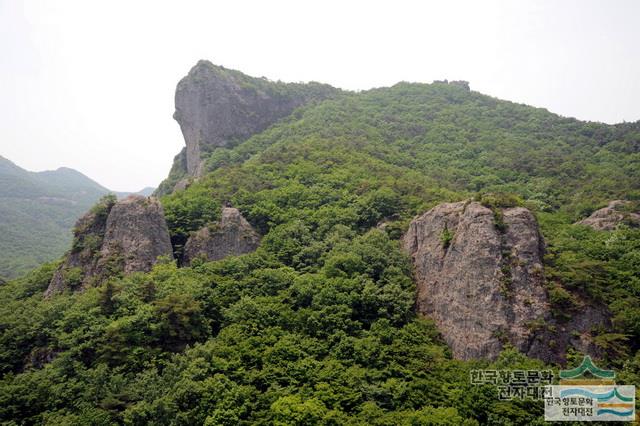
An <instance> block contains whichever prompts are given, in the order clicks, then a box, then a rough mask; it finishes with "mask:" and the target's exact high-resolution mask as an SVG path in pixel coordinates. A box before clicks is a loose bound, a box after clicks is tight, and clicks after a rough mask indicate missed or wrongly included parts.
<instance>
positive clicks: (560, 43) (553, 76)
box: [0, 0, 640, 190]
mask: <svg viewBox="0 0 640 426" xmlns="http://www.w3.org/2000/svg"><path fill="white" fill-rule="evenodd" d="M639 19H640V1H637V0H629V1H622V0H620V1H616V0H613V1H612V0H602V1H585V0H575V1H560V0H549V1H516V0H514V1H487V0H483V1H477V0H474V1H449V0H447V1H444V0H443V1H415V2H410V1H399V0H394V1H387V2H379V1H371V0H368V1H362V2H358V1H345V0H341V1H327V0H323V1H317V2H311V1H305V2H301V1H265V0H262V1H255V2H247V1H237V0H234V1H224V2H217V1H184V0H183V1H158V0H156V1H137V0H136V1H119V0H108V1H106V0H105V1H88V0H78V1H65V0H57V1H44V0H43V1H28V0H27V1H24V2H22V1H19V0H0V155H2V156H5V157H7V158H9V159H10V160H12V161H14V162H15V163H17V164H18V165H20V166H22V167H24V168H27V169H29V170H36V171H38V170H45V169H55V168H58V167H60V166H67V167H72V168H74V169H77V170H79V171H81V172H83V173H85V174H86V175H88V176H89V177H91V178H93V179H95V180H97V181H98V182H99V183H101V184H102V185H104V186H106V187H108V188H110V189H113V190H138V189H140V188H142V187H144V186H157V185H158V183H159V182H160V181H161V180H162V179H163V178H164V177H166V175H167V173H168V172H169V168H170V166H171V162H172V159H173V156H174V155H175V154H177V153H178V151H179V150H180V148H181V147H182V146H183V145H184V142H183V139H182V135H181V134H180V129H179V127H178V125H177V123H176V122H175V121H174V120H173V119H172V118H171V116H172V114H173V93H174V89H175V86H176V83H177V82H178V80H179V79H180V78H181V77H182V76H184V75H185V74H186V73H187V72H188V71H189V69H190V68H191V66H193V65H194V64H195V63H196V61H197V60H198V59H200V58H204V59H209V60H211V61H212V62H213V63H215V64H220V65H223V66H225V67H228V68H234V69H239V70H241V71H243V72H245V73H247V74H249V75H253V76H257V77H261V76H266V77H268V78H270V79H273V80H278V79H279V80H283V81H309V80H315V81H321V82H325V83H329V84H332V85H334V86H338V87H341V88H345V89H352V90H362V89H369V88H371V87H378V86H389V85H392V84H394V83H396V82H398V81H401V80H404V81H416V82H427V83H428V82H431V81H433V80H434V79H444V78H447V79H463V80H468V81H469V82H470V83H471V88H472V89H473V90H477V91H480V92H483V93H486V94H489V95H492V96H496V97H499V98H503V99H508V100H512V101H516V102H522V103H526V104H530V105H535V106H539V107H544V108H547V109H549V110H550V111H553V112H555V113H558V114H561V115H565V116H572V117H577V118H579V119H583V120H593V121H602V122H607V123H616V122H621V121H623V120H624V121H636V120H638V119H640V24H639V22H638V20H639Z"/></svg>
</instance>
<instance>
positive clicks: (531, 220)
mask: <svg viewBox="0 0 640 426" xmlns="http://www.w3.org/2000/svg"><path fill="white" fill-rule="evenodd" d="M403 246H404V249H405V250H406V251H407V252H408V253H410V254H411V257H412V259H413V263H414V267H415V279H416V282H417V297H416V308H417V310H418V312H419V313H421V314H424V315H427V316H429V317H432V318H433V319H434V321H435V322H436V324H437V326H438V328H439V329H440V331H441V333H442V335H443V337H444V339H445V340H446V341H447V343H448V344H449V346H450V347H451V350H452V352H453V355H454V356H455V357H456V358H459V359H473V358H489V359H493V358H495V357H496V356H497V355H498V354H499V352H500V351H501V350H502V348H503V346H504V344H506V343H510V344H511V345H513V346H515V347H516V348H517V349H519V350H520V351H522V352H524V353H526V354H527V355H530V356H534V357H537V358H540V359H543V360H545V361H558V360H561V359H562V357H563V354H564V351H565V350H566V347H567V346H568V345H570V344H573V345H574V346H576V347H578V348H580V349H583V350H585V351H587V352H588V351H590V350H591V349H592V347H591V346H590V345H589V341H590V329H591V328H592V327H593V326H594V325H595V324H601V323H602V321H603V316H602V315H600V313H599V312H598V311H596V310H593V309H590V308H585V309H583V311H582V312H581V313H579V314H577V315H576V316H575V317H574V319H573V320H572V322H571V323H570V324H565V325H563V326H562V327H560V329H559V328H558V327H557V326H556V324H555V321H554V320H553V318H552V315H551V310H550V306H549V302H548V298H547V293H546V289H545V283H544V275H543V265H542V256H543V251H544V241H543V239H542V236H541V235H540V232H539V230H538V226H537V223H536V220H535V217H534V216H533V215H532V214H531V212H530V211H528V210H527V209H525V208H521V207H515V208H506V209H490V208H488V207H485V206H483V205H481V204H480V203H478V202H469V201H467V202H458V203H449V204H441V205H439V206H437V207H434V208H433V209H431V210H429V211H428V212H426V213H425V214H423V215H422V216H420V217H418V218H416V219H415V220H414V221H413V222H412V223H411V225H410V227H409V230H408V231H407V233H406V234H405V235H404V237H403ZM564 330H570V331H573V332H574V335H572V336H569V334H568V331H567V332H564Z"/></svg>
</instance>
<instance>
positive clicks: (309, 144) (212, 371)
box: [0, 82, 640, 425]
mask: <svg viewBox="0 0 640 426" xmlns="http://www.w3.org/2000/svg"><path fill="white" fill-rule="evenodd" d="M639 156H640V125H639V124H638V123H632V124H621V125H616V126H609V125H604V124H598V123H584V122H580V121H577V120H574V119H568V118H562V117H559V116H557V115H554V114H552V113H549V112H547V111H545V110H542V109H535V108H531V107H528V106H524V105H517V104H513V103H511V102H506V101H501V100H498V99H495V98H491V97H488V96H485V95H482V94H479V93H477V92H473V91H470V90H468V87H467V85H466V84H465V83H464V82H453V83H444V82H440V83H434V84H430V85H424V84H409V83H400V84H398V85H396V86H393V87H391V88H383V89H375V90H371V91H366V92H362V93H341V94H340V95H338V96H336V97H335V98H333V99H328V100H324V101H322V102H320V103H316V104H313V105H307V106H303V107H301V108H299V109H297V110H295V111H294V112H293V113H292V114H291V115H290V116H288V117H287V118H284V119H283V120H281V121H279V122H277V123H276V124H274V125H273V126H271V127H270V128H268V129H267V130H265V131H263V132H261V133H259V134H257V135H254V136H252V137H250V138H249V139H247V140H246V141H243V142H241V143H238V144H235V145H234V146H229V147H218V148H216V149H214V150H213V151H212V152H211V154H210V156H209V157H208V159H207V160H206V162H205V163H204V165H203V167H204V171H203V175H204V176H203V177H201V178H200V179H198V180H195V181H193V182H191V184H190V185H189V186H188V188H187V189H186V190H178V191H175V192H173V193H172V194H170V195H167V196H164V197H163V198H162V203H163V206H164V213H165V216H166V220H167V223H168V226H169V230H170V233H171V239H172V244H173V249H174V255H175V260H174V259H169V258H166V259H165V260H164V261H162V262H160V263H159V264H158V265H156V266H155V268H154V269H153V270H152V271H151V272H149V273H136V274H132V275H129V276H121V275H119V274H114V276H113V277H112V279H110V280H107V281H105V282H104V283H103V284H102V285H101V286H99V287H97V288H91V289H88V290H87V291H84V292H80V293H77V292H75V293H74V292H67V293H64V294H61V295H59V296H55V297H52V298H49V299H44V298H43V296H42V294H43V292H44V290H45V289H46V288H47V286H48V284H49V281H50V280H51V276H52V275H53V271H54V269H55V267H56V265H55V264H49V265H45V266H43V267H42V268H40V269H39V270H36V271H34V272H32V273H31V274H30V275H28V276H26V277H24V278H22V279H20V280H16V281H13V282H10V283H7V284H5V285H3V286H2V287H0V300H2V304H1V305H0V333H1V334H0V374H2V379H1V381H0V419H1V420H3V421H9V420H13V421H16V422H18V423H21V422H24V423H45V424H65V423H68V424H111V423H126V424H212V425H213V424H229V425H235V424H300V425H302V424H380V425H395V424H451V425H459V424H469V425H471V424H486V423H491V424H521V425H525V424H543V421H542V411H543V405H542V403H541V402H540V401H511V402H506V401H500V400H498V398H497V392H496V389H495V387H491V386H474V385H472V384H470V382H469V373H470V370H472V369H475V368H485V367H491V368H511V369H514V368H519V369H527V368H557V367H558V366H544V365H543V363H542V362H540V361H538V360H534V359H528V358H526V357H525V356H524V355H522V354H520V353H518V352H517V351H515V350H514V349H512V348H509V347H508V346H506V347H505V349H504V351H503V352H502V354H501V355H500V357H499V358H498V359H497V360H496V361H493V362H489V361H486V360H475V361H473V360H472V361H459V360H454V359H453V358H452V356H451V352H450V350H449V349H448V348H447V346H446V345H445V344H444V342H443V340H442V338H441V337H440V335H439V333H438V330H437V329H436V327H435V326H434V324H433V323H432V322H431V321H430V320H429V319H428V318H421V317H418V316H416V314H415V311H414V297H415V294H414V293H415V284H414V281H413V279H412V270H411V264H410V261H409V258H408V256H407V255H406V254H405V253H403V252H402V251H401V250H400V244H399V238H400V236H401V235H402V234H403V233H404V232H405V230H406V229H407V227H408V224H409V221H410V220H411V219H412V218H413V217H414V216H415V215H417V214H419V213H423V212H424V211H426V210H427V209H428V208H430V207H433V206H435V205H436V204H438V203H441V202H444V201H460V200H465V199H469V198H475V199H477V200H479V201H480V202H482V203H484V204H485V205H488V206H492V207H494V208H495V207H496V206H498V207H499V206H511V205H524V206H526V207H528V208H529V209H531V210H532V211H533V212H534V213H535V214H536V216H537V218H538V221H539V222H540V225H541V228H542V234H543V236H544V238H545V240H546V246H547V248H546V253H547V254H546V257H545V272H544V275H545V283H546V284H545V285H546V287H547V291H548V293H549V299H550V301H551V303H552V307H553V309H554V312H555V314H556V316H557V317H558V318H560V320H562V318H565V320H567V319H569V318H571V316H572V315H573V313H574V312H575V310H576V309H579V308H580V306H581V304H582V303H585V302H586V303H589V304H603V305H605V306H606V307H607V308H608V310H609V311H610V315H611V317H612V328H611V329H604V328H603V329H601V330H598V331H597V337H596V340H597V342H596V343H597V344H598V345H599V346H600V348H601V349H602V352H603V354H604V355H603V359H602V360H601V362H602V364H603V365H608V366H610V367H612V368H615V369H616V370H618V372H619V374H618V379H619V381H620V382H625V383H628V384H636V385H638V384H640V353H639V352H638V349H639V347H638V342H640V308H639V306H640V230H638V229H637V228H633V227H630V226H626V225H624V224H623V225H621V226H619V227H618V228H617V229H616V230H614V231H610V232H598V231H594V230H592V229H590V228H588V227H586V226H580V225H574V224H573V223H574V222H575V221H577V220H579V219H582V218H584V217H586V216H587V215H588V214H590V213H591V212H592V211H594V210H595V209H596V208H598V207H602V206H604V205H606V204H607V202H608V201H609V200H612V199H618V198H620V199H627V200H631V201H632V202H634V203H635V202H637V201H638V199H640V187H639V186H640V167H639V166H640V161H639V160H640V157H639ZM634 203H632V204H631V207H630V208H634V209H635V208H637V205H636V204H634ZM223 205H232V206H234V207H237V208H238V209H239V210H240V211H241V212H242V214H243V215H244V216H245V217H246V218H247V220H248V221H249V223H250V224H251V225H252V226H253V227H255V228H256V229H257V230H258V231H259V232H260V233H261V234H262V235H263V238H262V242H261V244H260V247H259V248H258V250H257V251H256V252H254V253H251V254H246V255H243V256H238V257H228V258H226V259H224V260H221V261H216V262H205V261H202V260H200V261H198V260H197V259H196V260H194V261H191V266H190V267H178V264H180V265H181V263H182V253H183V248H184V244H185V243H186V241H187V238H188V237H189V235H190V234H191V233H192V232H194V231H197V230H198V229H200V228H202V227H203V226H205V225H207V224H210V223H211V222H213V221H215V220H217V219H218V218H219V216H220V210H221V206H223ZM478 309H490V307H486V306H478ZM567 358H568V362H569V363H575V361H576V360H579V359H581V356H580V354H578V353H575V352H574V351H569V353H568V355H567Z"/></svg>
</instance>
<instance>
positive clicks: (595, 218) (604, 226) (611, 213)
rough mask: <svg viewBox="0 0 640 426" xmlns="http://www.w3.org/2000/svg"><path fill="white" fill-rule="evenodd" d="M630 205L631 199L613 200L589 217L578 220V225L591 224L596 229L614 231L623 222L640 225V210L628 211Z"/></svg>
mask: <svg viewBox="0 0 640 426" xmlns="http://www.w3.org/2000/svg"><path fill="white" fill-rule="evenodd" d="M630 206H631V203H630V202H629V201H624V200H614V201H611V202H610V203H609V205H608V206H607V207H604V208H601V209H599V210H596V211H595V212H593V213H592V214H591V216H589V217H588V218H586V219H583V220H581V221H579V222H577V225H585V226H589V227H591V228H593V229H595V230H596V231H612V230H614V229H615V228H616V227H617V226H618V225H619V224H621V223H625V224H627V225H630V226H636V227H637V226H640V212H632V211H627V210H628V207H630Z"/></svg>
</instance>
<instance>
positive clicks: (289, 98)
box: [160, 60, 338, 191]
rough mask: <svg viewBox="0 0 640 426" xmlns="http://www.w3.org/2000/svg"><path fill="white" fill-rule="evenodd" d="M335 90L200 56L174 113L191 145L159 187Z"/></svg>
mask: <svg viewBox="0 0 640 426" xmlns="http://www.w3.org/2000/svg"><path fill="white" fill-rule="evenodd" d="M336 93H338V89H335V88H333V87H331V86H328V85H324V84H319V83H308V84H298V83H281V82H271V81H268V80H266V79H264V78H253V77H249V76H247V75H245V74H243V73H241V72H239V71H234V70H229V69H226V68H223V67H220V66H216V65H213V64H212V63H211V62H209V61H204V60H201V61H199V62H198V63H197V64H196V65H195V66H194V67H193V68H192V69H191V71H189V74H188V75H187V76H186V77H184V78H183V79H182V80H180V82H179V83H178V87H177V88H176V94H175V107H176V110H175V113H174V118H175V119H176V121H177V122H178V124H180V129H181V130H182V134H183V136H184V140H185V143H186V150H185V153H184V157H180V158H179V157H176V164H174V167H173V169H172V171H171V174H170V176H169V178H168V179H167V182H166V183H164V184H162V185H161V187H160V188H161V189H162V190H163V191H168V190H169V188H168V187H171V189H172V188H173V187H174V186H175V185H176V184H177V183H179V182H180V181H182V180H184V179H186V178H188V177H198V176H200V174H201V173H202V171H203V161H202V160H203V157H204V156H206V154H208V153H211V152H212V151H213V150H214V149H216V148H218V147H229V146H232V145H235V144H237V143H240V142H243V141H244V140H246V139H248V138H249V137H250V136H252V135H254V134H257V133H259V132H262V131H263V130H265V129H266V128H267V127H269V126H271V125H272V124H274V123H275V122H277V121H278V120H280V119H282V118H284V117H286V116H288V115H290V114H291V113H292V112H293V110H294V109H295V108H298V107H300V106H302V105H305V104H307V103H309V102H312V101H317V100H322V99H325V98H327V97H330V96H333V95H335V94H336ZM183 160H184V164H182V161H183ZM181 185H182V186H184V183H182V184H181Z"/></svg>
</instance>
